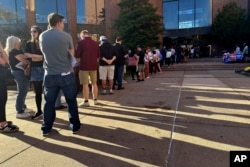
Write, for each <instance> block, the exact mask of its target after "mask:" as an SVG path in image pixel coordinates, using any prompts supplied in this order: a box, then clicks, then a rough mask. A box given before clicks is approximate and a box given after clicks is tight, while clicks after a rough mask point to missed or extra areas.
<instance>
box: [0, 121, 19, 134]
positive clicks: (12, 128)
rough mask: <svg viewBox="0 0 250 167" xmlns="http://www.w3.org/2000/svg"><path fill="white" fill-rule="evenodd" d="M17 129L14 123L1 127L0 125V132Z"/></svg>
mask: <svg viewBox="0 0 250 167" xmlns="http://www.w3.org/2000/svg"><path fill="white" fill-rule="evenodd" d="M17 131H19V128H18V127H17V126H16V125H12V124H8V123H7V124H5V125H4V126H3V127H1V126H0V133H12V132H17Z"/></svg>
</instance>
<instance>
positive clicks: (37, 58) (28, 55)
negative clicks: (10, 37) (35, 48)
mask: <svg viewBox="0 0 250 167" xmlns="http://www.w3.org/2000/svg"><path fill="white" fill-rule="evenodd" d="M24 56H25V57H26V58H31V59H32V61H42V60H43V55H38V54H32V53H24Z"/></svg>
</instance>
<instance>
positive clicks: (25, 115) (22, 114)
mask: <svg viewBox="0 0 250 167" xmlns="http://www.w3.org/2000/svg"><path fill="white" fill-rule="evenodd" d="M29 117H30V114H29V113H26V112H24V113H21V114H17V115H16V118H19V119H23V118H29Z"/></svg>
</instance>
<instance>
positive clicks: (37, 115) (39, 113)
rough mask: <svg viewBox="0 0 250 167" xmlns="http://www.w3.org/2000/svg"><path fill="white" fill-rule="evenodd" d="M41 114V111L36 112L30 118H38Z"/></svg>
mask: <svg viewBox="0 0 250 167" xmlns="http://www.w3.org/2000/svg"><path fill="white" fill-rule="evenodd" d="M42 116H43V112H37V113H36V114H35V115H33V116H31V119H39V118H40V117H42Z"/></svg>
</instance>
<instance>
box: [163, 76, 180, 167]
mask: <svg viewBox="0 0 250 167" xmlns="http://www.w3.org/2000/svg"><path fill="white" fill-rule="evenodd" d="M184 76H185V71H184V74H183V77H182V81H181V84H180V88H179V95H178V99H177V102H176V107H175V112H174V118H173V125H172V129H171V134H170V141H169V147H168V154H167V157H166V167H168V160H169V158H170V155H171V150H172V143H173V136H174V132H175V125H176V118H177V112H178V108H179V104H180V99H181V91H182V87H183V81H184Z"/></svg>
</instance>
